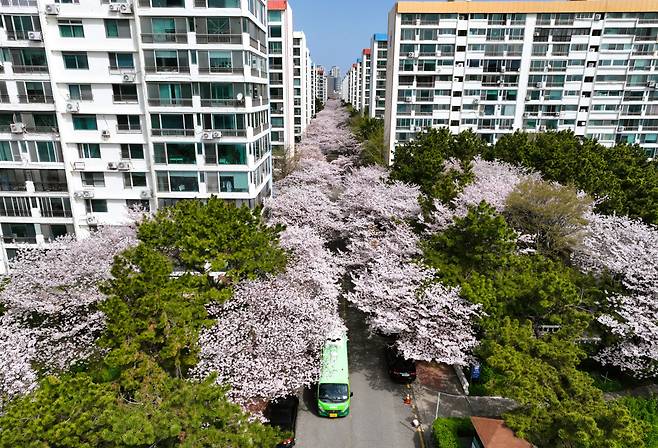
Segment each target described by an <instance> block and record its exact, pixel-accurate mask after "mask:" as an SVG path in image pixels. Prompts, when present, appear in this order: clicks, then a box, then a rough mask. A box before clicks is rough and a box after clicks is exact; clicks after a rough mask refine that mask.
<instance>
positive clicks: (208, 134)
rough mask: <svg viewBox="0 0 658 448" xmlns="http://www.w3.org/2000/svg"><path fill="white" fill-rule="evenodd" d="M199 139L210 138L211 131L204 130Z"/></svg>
mask: <svg viewBox="0 0 658 448" xmlns="http://www.w3.org/2000/svg"><path fill="white" fill-rule="evenodd" d="M201 140H212V132H204V133H202V134H201Z"/></svg>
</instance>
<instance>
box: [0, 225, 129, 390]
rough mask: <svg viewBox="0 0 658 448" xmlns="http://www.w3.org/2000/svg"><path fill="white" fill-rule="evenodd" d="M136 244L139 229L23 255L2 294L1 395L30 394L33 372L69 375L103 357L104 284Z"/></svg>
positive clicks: (111, 230) (105, 232) (101, 233)
mask: <svg viewBox="0 0 658 448" xmlns="http://www.w3.org/2000/svg"><path fill="white" fill-rule="evenodd" d="M135 243H136V239H135V229H134V228H133V227H131V226H121V227H110V226H107V227H101V228H100V229H99V230H98V231H97V232H94V233H92V234H91V235H90V236H89V237H88V238H84V239H79V240H77V239H75V238H74V237H63V238H60V239H58V240H57V241H55V242H54V243H53V244H51V245H49V247H48V248H47V249H25V250H22V251H20V252H19V255H18V257H17V259H16V260H15V261H14V262H13V263H12V266H11V273H10V274H9V276H8V279H7V280H8V282H7V284H6V286H5V288H4V289H3V290H2V292H0V303H1V304H2V305H3V307H4V308H5V312H4V314H3V315H2V317H1V318H0V329H1V330H0V346H2V347H3V350H2V352H3V355H2V356H0V363H1V364H0V371H3V372H4V374H2V376H1V377H0V378H1V379H2V383H1V384H0V388H1V390H0V394H7V395H15V394H17V393H19V392H27V391H28V390H30V388H31V387H32V384H33V381H34V379H35V378H36V373H35V372H34V371H32V372H31V373H30V371H29V369H28V366H32V367H34V368H35V369H37V370H39V371H41V370H43V371H46V372H53V371H60V370H66V369H68V368H69V367H71V366H72V365H73V364H75V363H76V362H78V361H80V360H83V359H85V358H87V357H89V356H91V355H92V354H94V353H95V352H96V350H97V348H96V346H95V341H96V338H97V337H98V336H99V334H100V332H101V330H102V329H103V328H104V319H103V314H102V313H101V312H100V311H98V309H97V305H98V304H99V302H101V301H102V300H104V298H105V296H104V295H103V294H102V293H101V292H100V290H99V285H100V283H101V282H103V281H105V280H108V279H109V278H110V268H111V266H112V262H113V259H114V256H115V255H117V254H118V253H119V252H121V251H123V250H124V249H126V248H128V247H129V246H131V245H133V244H135ZM21 385H22V386H23V387H20V386H21Z"/></svg>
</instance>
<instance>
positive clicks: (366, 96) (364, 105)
mask: <svg viewBox="0 0 658 448" xmlns="http://www.w3.org/2000/svg"><path fill="white" fill-rule="evenodd" d="M371 59H372V58H371V54H370V48H364V49H363V51H362V52H361V81H360V84H361V87H360V88H361V93H359V110H360V111H362V112H363V113H365V112H366V111H367V109H368V107H370V74H371V73H370V71H371V66H370V63H371Z"/></svg>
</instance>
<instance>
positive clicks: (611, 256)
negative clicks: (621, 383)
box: [574, 213, 658, 377]
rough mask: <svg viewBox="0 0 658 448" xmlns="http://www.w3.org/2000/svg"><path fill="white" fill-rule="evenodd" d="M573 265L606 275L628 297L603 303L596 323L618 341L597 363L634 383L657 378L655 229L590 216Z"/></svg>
mask: <svg viewBox="0 0 658 448" xmlns="http://www.w3.org/2000/svg"><path fill="white" fill-rule="evenodd" d="M588 221H589V224H588V226H587V233H586V235H585V237H584V240H583V242H582V244H581V246H580V247H579V250H578V251H577V252H576V253H575V254H574V263H575V264H576V265H578V266H580V268H581V269H583V270H584V271H587V272H594V273H597V274H601V273H603V272H605V271H607V272H610V273H611V274H613V275H615V276H616V277H617V278H619V279H620V280H621V282H622V284H623V285H624V287H625V288H626V289H627V290H628V291H629V294H628V295H613V296H611V297H609V298H608V300H609V308H610V310H609V312H608V313H606V314H604V315H602V316H600V317H599V319H598V320H599V322H600V323H601V324H602V325H603V326H604V327H606V328H607V329H608V330H609V331H610V332H611V333H612V334H613V335H614V336H615V337H616V338H617V340H618V342H617V343H616V344H614V345H612V346H609V347H605V348H604V349H603V350H602V351H601V352H600V353H599V354H598V355H597V359H598V360H599V361H600V362H602V363H603V364H611V365H614V366H617V367H619V368H621V369H623V370H626V371H628V372H629V373H632V374H633V375H635V376H638V377H645V376H653V375H656V374H658V229H656V227H654V226H651V225H647V224H644V223H642V222H641V221H639V220H633V219H630V218H627V217H619V216H605V215H599V214H596V213H591V214H590V215H589V216H588Z"/></svg>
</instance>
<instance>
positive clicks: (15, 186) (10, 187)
mask: <svg viewBox="0 0 658 448" xmlns="http://www.w3.org/2000/svg"><path fill="white" fill-rule="evenodd" d="M0 191H27V188H26V187H25V182H7V181H2V182H0Z"/></svg>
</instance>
